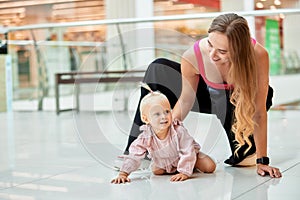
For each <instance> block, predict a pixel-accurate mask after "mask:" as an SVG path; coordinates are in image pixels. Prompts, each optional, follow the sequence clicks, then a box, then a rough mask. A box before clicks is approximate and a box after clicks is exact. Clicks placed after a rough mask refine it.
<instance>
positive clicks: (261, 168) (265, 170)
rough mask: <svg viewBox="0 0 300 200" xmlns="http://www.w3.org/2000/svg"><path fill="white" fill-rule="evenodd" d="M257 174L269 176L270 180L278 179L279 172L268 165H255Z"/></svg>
mask: <svg viewBox="0 0 300 200" xmlns="http://www.w3.org/2000/svg"><path fill="white" fill-rule="evenodd" d="M257 174H259V175H261V176H265V175H266V174H268V175H270V176H271V177H272V178H280V177H281V172H280V170H279V169H278V168H276V167H271V166H269V165H263V164H258V165H257Z"/></svg>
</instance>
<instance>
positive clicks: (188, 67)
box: [125, 13, 281, 177]
mask: <svg viewBox="0 0 300 200" xmlns="http://www.w3.org/2000/svg"><path fill="white" fill-rule="evenodd" d="M144 82H146V83H147V84H148V85H149V86H150V87H151V88H152V90H159V91H161V92H162V93H164V94H165V95H166V96H167V97H168V99H169V101H170V103H171V106H172V107H173V112H172V117H173V119H178V120H183V119H184V118H185V117H186V116H187V114H188V113H189V111H191V110H192V111H196V112H202V113H211V114H216V115H217V117H218V118H219V119H220V121H221V122H222V124H223V127H224V129H225V131H226V134H227V137H228V141H229V144H230V148H231V151H232V155H231V156H230V157H229V158H228V159H227V160H225V163H227V164H230V165H232V166H249V165H254V164H257V173H258V174H259V175H261V176H264V175H265V174H269V175H270V176H271V177H281V173H280V171H279V169H278V168H275V167H271V166H269V158H268V157H267V110H268V109H269V108H270V106H271V105H272V96H273V90H272V88H271V87H269V57H268V53H267V51H266V50H265V49H264V48H263V47H262V46H261V45H260V44H259V43H257V42H256V41H255V40H254V39H252V38H251V36H250V31H249V27H248V24H247V21H246V20H245V19H244V18H243V17H241V16H238V15H236V14H231V13H230V14H224V15H220V16H218V17H217V18H215V19H214V20H213V22H212V24H211V26H210V28H209V30H208V37H207V38H204V39H202V40H200V41H197V42H196V43H195V44H194V45H193V47H192V48H190V49H188V50H187V51H186V52H185V53H184V54H183V56H182V59H181V64H179V63H176V62H173V61H170V60H167V59H157V60H155V61H154V62H153V63H151V64H150V65H149V67H148V69H147V72H146V74H145V78H144ZM146 94H147V91H145V90H143V89H142V91H141V98H142V97H143V96H144V95H146ZM178 97H179V98H178ZM195 100H196V101H195ZM142 124H143V123H142V121H141V119H140V113H139V111H138V110H137V113H136V116H135V119H134V124H133V126H132V129H131V132H130V136H129V139H128V145H127V148H126V151H125V152H127V151H128V148H129V146H130V144H131V142H132V141H133V140H135V138H136V137H137V136H138V134H139V126H140V125H142ZM255 161H256V163H255Z"/></svg>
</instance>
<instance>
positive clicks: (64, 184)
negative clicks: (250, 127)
mask: <svg viewBox="0 0 300 200" xmlns="http://www.w3.org/2000/svg"><path fill="white" fill-rule="evenodd" d="M131 119H132V113H128V112H115V113H111V112H103V113H93V112H81V113H79V114H74V113H72V112H68V113H62V114H61V115H60V116H56V115H55V113H54V112H14V113H12V114H7V113H0V127H1V134H0V199H1V200H8V199H11V200H37V199H42V200H49V199H53V200H68V199H72V200H77V199H80V200H82V199H85V200H90V199H97V200H99V199H109V200H111V199H130V200H133V199H137V200H141V199H155V200H160V199H172V200H176V199H184V200H186V199H205V200H206V199H238V200H239V199H241V200H245V199H256V200H257V199H263V200H264V199H269V200H277V199H288V200H290V199H299V196H300V190H299V184H300V146H299V141H300V131H299V119H300V111H285V112H282V111H270V112H269V155H270V157H271V159H272V160H271V164H272V165H274V166H277V167H279V168H280V169H281V170H282V172H283V177H282V178H280V179H271V178H270V177H260V176H258V175H256V172H255V167H249V168H233V167H229V166H226V165H224V164H223V160H224V159H225V158H226V156H228V155H229V149H228V147H227V143H226V139H225V135H224V133H223V131H222V129H220V125H219V124H218V121H217V120H216V119H215V118H214V117H213V116H202V115H199V114H191V115H190V116H189V117H188V118H187V120H186V121H185V124H186V127H187V128H188V129H189V130H190V132H191V133H194V132H195V133H198V134H194V137H195V138H196V139H197V140H199V141H200V142H201V143H202V146H203V151H205V152H207V153H209V154H210V155H211V156H212V157H213V158H214V159H215V160H216V161H217V163H218V165H217V170H216V172H215V173H214V174H202V173H195V174H194V175H193V178H191V179H189V180H187V181H184V182H178V183H171V182H170V181H169V178H170V176H168V175H166V176H154V175H152V174H151V172H150V171H149V169H148V168H145V169H143V170H139V171H137V172H135V173H133V174H132V175H131V178H132V182H131V183H127V184H122V185H114V184H110V180H111V179H112V178H114V177H115V176H116V175H117V173H118V172H117V171H116V170H115V169H114V166H115V165H116V163H115V160H116V158H117V156H118V155H120V154H121V153H122V150H123V148H124V145H125V143H126V139H127V133H128V130H129V128H130V120H131ZM200 133H201V134H200Z"/></svg>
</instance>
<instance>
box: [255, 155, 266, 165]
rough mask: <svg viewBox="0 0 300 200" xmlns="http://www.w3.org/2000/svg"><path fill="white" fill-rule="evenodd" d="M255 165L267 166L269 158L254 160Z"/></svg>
mask: <svg viewBox="0 0 300 200" xmlns="http://www.w3.org/2000/svg"><path fill="white" fill-rule="evenodd" d="M256 163H257V164H263V165H268V164H269V158H268V157H262V158H258V159H256Z"/></svg>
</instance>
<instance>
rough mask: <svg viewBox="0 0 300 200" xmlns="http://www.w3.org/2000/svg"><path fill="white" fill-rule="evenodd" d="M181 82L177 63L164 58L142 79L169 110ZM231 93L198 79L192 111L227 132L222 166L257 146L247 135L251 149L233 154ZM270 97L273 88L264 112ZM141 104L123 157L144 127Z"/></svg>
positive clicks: (241, 149)
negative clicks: (213, 120)
mask: <svg viewBox="0 0 300 200" xmlns="http://www.w3.org/2000/svg"><path fill="white" fill-rule="evenodd" d="M181 80H182V76H181V70H180V64H179V63H177V62H174V61H171V60H167V59H164V58H159V59H156V60H155V61H153V62H152V63H151V64H150V65H149V67H148V69H147V71H146V73H145V77H144V82H145V83H147V84H148V85H149V86H150V87H151V89H152V90H154V91H155V90H158V91H160V92H162V93H163V94H165V95H166V96H167V97H168V99H169V101H170V104H171V107H172V108H173V107H174V106H175V104H176V102H177V100H178V98H179V96H180V94H181ZM230 93H231V91H230V90H225V89H215V88H211V87H210V86H208V85H207V84H206V83H205V82H204V80H203V78H202V77H201V76H200V79H199V84H198V88H197V94H196V101H195V103H194V106H193V108H192V111H194V112H200V113H208V114H215V115H216V116H217V117H218V118H219V119H220V121H221V123H222V125H223V127H224V129H225V131H226V134H227V137H228V141H229V144H230V148H231V152H232V155H231V156H230V157H229V159H227V160H226V161H225V163H227V164H230V165H236V164H238V163H239V162H241V161H242V160H243V159H244V158H245V157H247V156H248V155H251V154H253V153H255V152H256V147H255V143H254V139H253V136H250V137H249V139H250V141H251V143H252V147H251V149H250V150H249V151H248V152H247V153H246V154H244V152H245V150H246V149H247V148H248V147H249V146H248V144H245V145H244V146H242V147H241V148H240V149H239V150H238V152H237V154H238V156H236V155H235V154H234V152H235V150H236V148H237V146H236V145H237V142H236V141H235V137H234V133H233V132H232V131H231V126H232V122H233V111H234V106H233V105H232V104H231V103H230V101H229V98H230ZM146 94H148V91H147V90H145V89H144V88H142V89H141V98H140V101H141V99H142V98H143V97H144V96H145V95H146ZM272 97H273V89H272V88H271V87H269V91H268V97H267V102H266V105H267V110H269V108H270V107H271V105H272ZM140 101H139V104H138V109H137V111H136V114H135V117H134V122H133V124H132V127H131V131H130V135H129V138H128V144H127V147H126V149H125V154H127V153H128V149H129V146H130V144H131V143H132V142H133V141H134V140H135V139H136V138H137V136H138V135H139V134H140V130H139V127H140V126H141V125H142V124H143V122H142V121H141V118H140V111H139V106H140Z"/></svg>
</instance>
